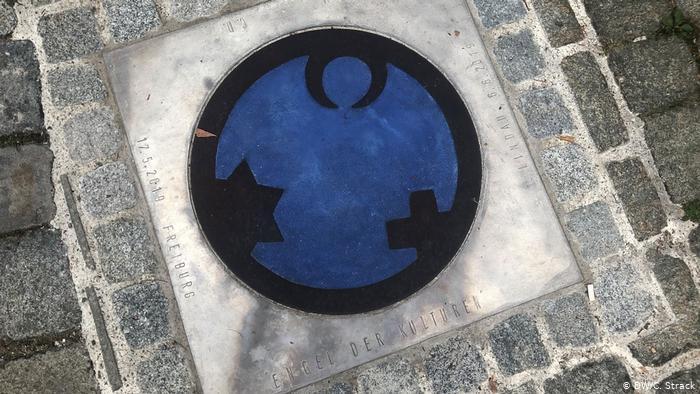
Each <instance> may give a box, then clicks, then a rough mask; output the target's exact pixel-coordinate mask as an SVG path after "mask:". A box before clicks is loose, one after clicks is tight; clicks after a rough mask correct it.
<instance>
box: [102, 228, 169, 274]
mask: <svg viewBox="0 0 700 394" xmlns="http://www.w3.org/2000/svg"><path fill="white" fill-rule="evenodd" d="M95 239H96V241H97V251H98V253H99V257H100V262H101V263H102V273H103V274H104V276H105V278H106V279H107V281H109V282H111V283H116V282H121V281H125V280H132V279H138V278H139V277H140V276H142V275H145V274H149V273H153V272H154V271H155V269H156V266H157V263H156V260H155V252H154V250H153V242H152V241H151V239H150V238H149V236H148V230H147V228H146V223H145V222H144V221H143V220H141V219H117V220H115V221H112V222H109V223H106V224H103V225H101V226H100V227H98V228H97V229H95Z"/></svg>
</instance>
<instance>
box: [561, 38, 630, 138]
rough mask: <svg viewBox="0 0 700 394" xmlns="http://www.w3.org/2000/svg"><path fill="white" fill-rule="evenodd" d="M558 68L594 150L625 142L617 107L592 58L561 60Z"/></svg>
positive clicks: (577, 56)
mask: <svg viewBox="0 0 700 394" xmlns="http://www.w3.org/2000/svg"><path fill="white" fill-rule="evenodd" d="M561 66H562V70H563V71H564V74H565V75H566V79H567V81H568V82H569V86H571V90H572V92H573V93H574V98H575V99H576V103H577V104H578V107H579V110H580V111H581V117H582V118H583V121H584V123H585V124H586V127H587V128H588V132H589V133H590V135H591V138H592V139H593V142H595V144H596V147H597V148H598V150H599V151H605V150H607V149H609V148H612V147H615V146H618V145H620V144H623V143H624V142H626V141H627V131H626V130H625V125H624V124H623V123H622V118H621V117H620V111H619V109H618V107H617V103H615V99H614V98H613V96H612V93H610V87H609V86H608V83H607V81H606V80H605V77H604V76H603V74H602V73H601V72H600V68H599V67H598V63H596V61H595V59H594V58H593V55H591V54H590V53H589V52H580V53H577V54H575V55H572V56H569V57H567V58H565V59H564V60H563V61H562V64H561Z"/></svg>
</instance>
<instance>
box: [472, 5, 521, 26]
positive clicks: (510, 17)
mask: <svg viewBox="0 0 700 394" xmlns="http://www.w3.org/2000/svg"><path fill="white" fill-rule="evenodd" d="M474 5H475V6H476V9H477V12H478V14H479V18H480V19H481V23H483V24H484V26H485V27H487V28H489V29H490V28H492V27H496V26H499V25H502V24H505V23H510V22H515V21H517V20H519V19H521V18H523V17H524V16H525V15H527V10H526V9H525V4H524V3H523V2H522V1H521V0H474Z"/></svg>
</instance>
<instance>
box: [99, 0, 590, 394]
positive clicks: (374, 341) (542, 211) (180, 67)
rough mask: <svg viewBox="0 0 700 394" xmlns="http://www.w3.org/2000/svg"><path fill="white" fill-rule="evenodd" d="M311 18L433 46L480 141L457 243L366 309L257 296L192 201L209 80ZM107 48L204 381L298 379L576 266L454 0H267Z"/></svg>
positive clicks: (500, 303) (251, 387)
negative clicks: (441, 265) (336, 312)
mask: <svg viewBox="0 0 700 394" xmlns="http://www.w3.org/2000/svg"><path fill="white" fill-rule="evenodd" d="M317 26H347V27H354V28H359V29H365V30H368V31H373V32H375V33H378V34H383V35H386V36H388V37H391V38H394V39H396V40H399V41H401V42H402V43H404V44H405V45H407V46H409V47H411V48H413V49H414V50H416V51H417V52H418V53H421V54H422V55H424V56H425V57H427V58H428V59H430V60H431V61H432V62H433V63H434V64H435V65H436V66H437V67H438V68H439V69H441V70H442V71H443V72H444V73H445V75H446V76H447V77H448V78H449V79H450V80H451V81H452V82H453V84H454V85H455V87H456V88H457V90H458V91H459V92H460V94H461V95H462V97H463V98H464V100H465V102H466V104H467V106H468V108H469V110H470V112H471V114H472V116H473V120H474V122H475V124H476V127H477V130H478V133H479V138H480V143H481V149H482V152H483V163H484V164H483V166H484V168H483V170H484V183H483V190H482V200H481V201H480V206H479V212H478V215H477V219H476V221H475V224H474V226H473V227H472V230H471V232H470V235H469V237H468V238H467V240H466V242H465V244H464V245H463V247H462V249H461V251H460V252H459V253H458V255H457V256H456V257H455V258H454V260H453V261H452V262H451V263H450V265H449V266H448V267H447V268H446V269H445V271H443V272H442V274H441V275H440V276H438V278H436V280H434V281H433V282H432V283H431V284H430V285H429V286H427V287H426V288H424V289H423V290H421V291H419V292H418V293H416V294H414V295H413V296H412V297H410V298H408V299H406V300H404V301H403V302H401V303H399V304H396V305H394V306H391V307H388V308H385V309H383V310H379V311H375V312H373V313H368V314H364V315H352V316H322V315H313V314H308V313H303V312H299V311H295V310H292V309H289V308H286V307H283V306H280V305H278V304H274V303H272V302H270V301H269V300H267V299H264V298H262V297H260V296H258V295H257V294H255V293H254V292H253V291H251V290H250V289H248V288H247V287H246V286H245V285H244V284H242V283H241V282H239V281H238V280H237V279H236V278H235V277H233V275H231V274H230V273H229V272H228V271H227V270H226V269H225V268H224V265H223V264H222V263H221V262H220V261H219V260H218V258H217V257H216V255H215V254H213V252H212V251H211V250H210V249H209V247H208V245H207V241H206V240H205V239H204V238H203V235H202V233H201V232H200V229H199V227H198V224H197V222H196V219H195V216H194V212H193V210H192V206H191V202H190V195H189V186H188V170H187V166H188V155H189V148H190V142H191V138H193V133H194V126H195V124H196V123H197V119H198V116H199V113H200V111H201V108H202V106H203V105H204V103H205V102H206V99H207V97H208V94H210V92H211V91H212V90H213V87H215V86H216V83H217V81H219V80H220V79H221V78H223V77H224V76H225V75H226V73H227V72H228V71H229V70H230V69H231V68H232V67H234V66H235V64H236V63H237V62H239V61H240V60H241V59H242V58H244V57H245V56H246V55H247V54H249V53H251V52H252V51H254V50H255V49H256V48H257V47H259V46H261V45H263V44H264V43H267V42H270V41H273V40H275V39H277V38H279V37H280V36H283V35H285V34H289V33H292V32H295V31H300V30H305V29H310V28H314V27H317ZM455 31H458V32H459V34H455ZM448 33H450V34H448ZM105 58H106V61H107V64H108V67H109V73H110V79H111V83H112V85H113V88H114V92H115V95H116V98H117V102H118V105H119V108H120V111H121V114H122V116H123V119H124V124H125V127H126V130H127V134H128V138H129V143H130V145H131V149H132V151H133V154H134V159H135V162H136V165H137V168H138V171H139V177H140V181H141V183H142V186H143V188H144V191H145V194H146V196H147V200H148V204H149V207H150V210H151V215H152V217H153V221H154V226H155V227H156V229H157V235H158V238H159V242H160V244H161V247H162V249H163V253H164V254H165V256H166V259H167V261H168V267H169V270H170V275H171V278H172V282H173V286H174V288H175V291H176V294H177V300H178V304H179V308H180V312H181V315H182V319H183V323H184V326H185V330H186V332H187V337H188V340H189V343H190V346H191V350H192V354H193V357H194V360H195V364H196V367H197V370H198V374H199V376H200V379H201V382H202V385H203V389H204V391H205V392H207V393H222V392H280V391H286V390H289V389H292V388H295V387H300V386H303V385H305V384H308V383H310V382H313V381H316V380H320V379H322V378H324V377H327V376H329V375H332V374H334V373H337V372H340V371H343V370H346V369H348V368H351V367H353V366H356V365H359V364H362V363H365V362H367V361H370V360H372V359H376V358H378V357H381V356H383V355H386V354H389V353H392V352H395V351H397V350H400V349H402V348H405V347H407V346H410V345H411V344H415V343H417V342H420V341H421V340H424V339H426V338H429V337H431V336H434V335H437V334H440V333H443V332H446V331H448V330H452V329H454V328H456V327H460V326H463V325H465V324H468V323H470V322H473V321H476V320H478V319H481V318H483V317H485V316H488V315H491V314H494V313H495V312H498V311H501V310H504V309H507V308H509V307H512V306H514V305H517V304H520V303H522V302H525V301H528V300H531V299H534V298H536V297H539V296H542V295H544V294H547V293H550V292H552V291H555V290H557V289H560V288H562V287H565V286H569V285H571V284H574V283H577V282H579V281H580V280H581V277H580V273H579V270H578V268H577V266H576V263H575V260H574V257H573V255H572V253H571V250H570V248H569V245H568V243H567V241H566V239H565V237H564V235H563V232H562V230H561V227H560V224H559V222H558V221H557V218H556V216H555V214H554V211H553V209H552V206H551V204H550V201H549V199H548V197H547V194H546V192H545V189H544V187H543V185H542V183H541V181H540V179H539V176H538V174H537V171H536V169H535V167H534V165H533V163H532V161H531V158H530V156H529V154H528V152H527V149H526V146H525V143H524V141H523V137H522V136H521V132H520V130H519V129H518V127H517V125H516V122H515V119H514V118H513V114H512V112H511V110H510V107H509V106H508V104H507V101H506V99H505V98H504V94H503V91H502V89H501V87H500V86H499V85H498V82H497V79H496V76H495V75H494V72H493V69H492V66H491V64H490V62H489V60H488V56H487V54H486V52H485V49H484V47H483V45H482V43H481V39H480V37H479V34H478V32H477V30H476V27H475V25H474V21H473V19H472V16H471V15H470V13H469V11H468V9H467V8H466V6H465V5H464V4H463V2H462V1H459V0H434V1H430V2H426V1H422V0H401V1H385V2H377V1H373V0H362V1H358V0H347V1H346V0H326V1H320V0H294V1H287V0H283V1H273V2H268V3H265V4H263V5H260V6H258V7H255V8H252V9H248V10H244V11H242V12H239V13H236V14H231V15H227V16H224V17H221V18H218V19H214V20H210V21H207V22H205V23H202V24H198V25H195V26H192V27H189V28H187V29H184V30H180V31H177V32H174V33H170V34H166V35H163V36H160V37H157V38H154V39H151V40H148V41H144V42H141V43H138V44H135V45H132V46H129V47H126V48H122V49H119V50H116V51H113V52H110V53H108V54H106V55H105ZM368 349H369V350H368Z"/></svg>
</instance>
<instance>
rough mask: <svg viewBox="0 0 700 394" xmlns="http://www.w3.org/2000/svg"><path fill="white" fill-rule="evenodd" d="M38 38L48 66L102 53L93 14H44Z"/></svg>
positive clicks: (81, 10)
mask: <svg viewBox="0 0 700 394" xmlns="http://www.w3.org/2000/svg"><path fill="white" fill-rule="evenodd" d="M38 30H39V35H41V39H42V40H43V41H44V52H45V53H46V56H47V58H48V60H49V62H51V63H56V62H61V61H64V60H71V59H75V58H78V57H82V56H85V55H89V54H91V53H94V52H96V51H99V50H100V49H102V41H101V40H100V35H99V33H98V31H97V22H96V20H95V15H93V10H92V9H91V8H88V7H79V8H74V9H71V10H68V11H63V12H59V13H56V14H46V15H44V16H42V17H41V19H40V20H39V26H38Z"/></svg>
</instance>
